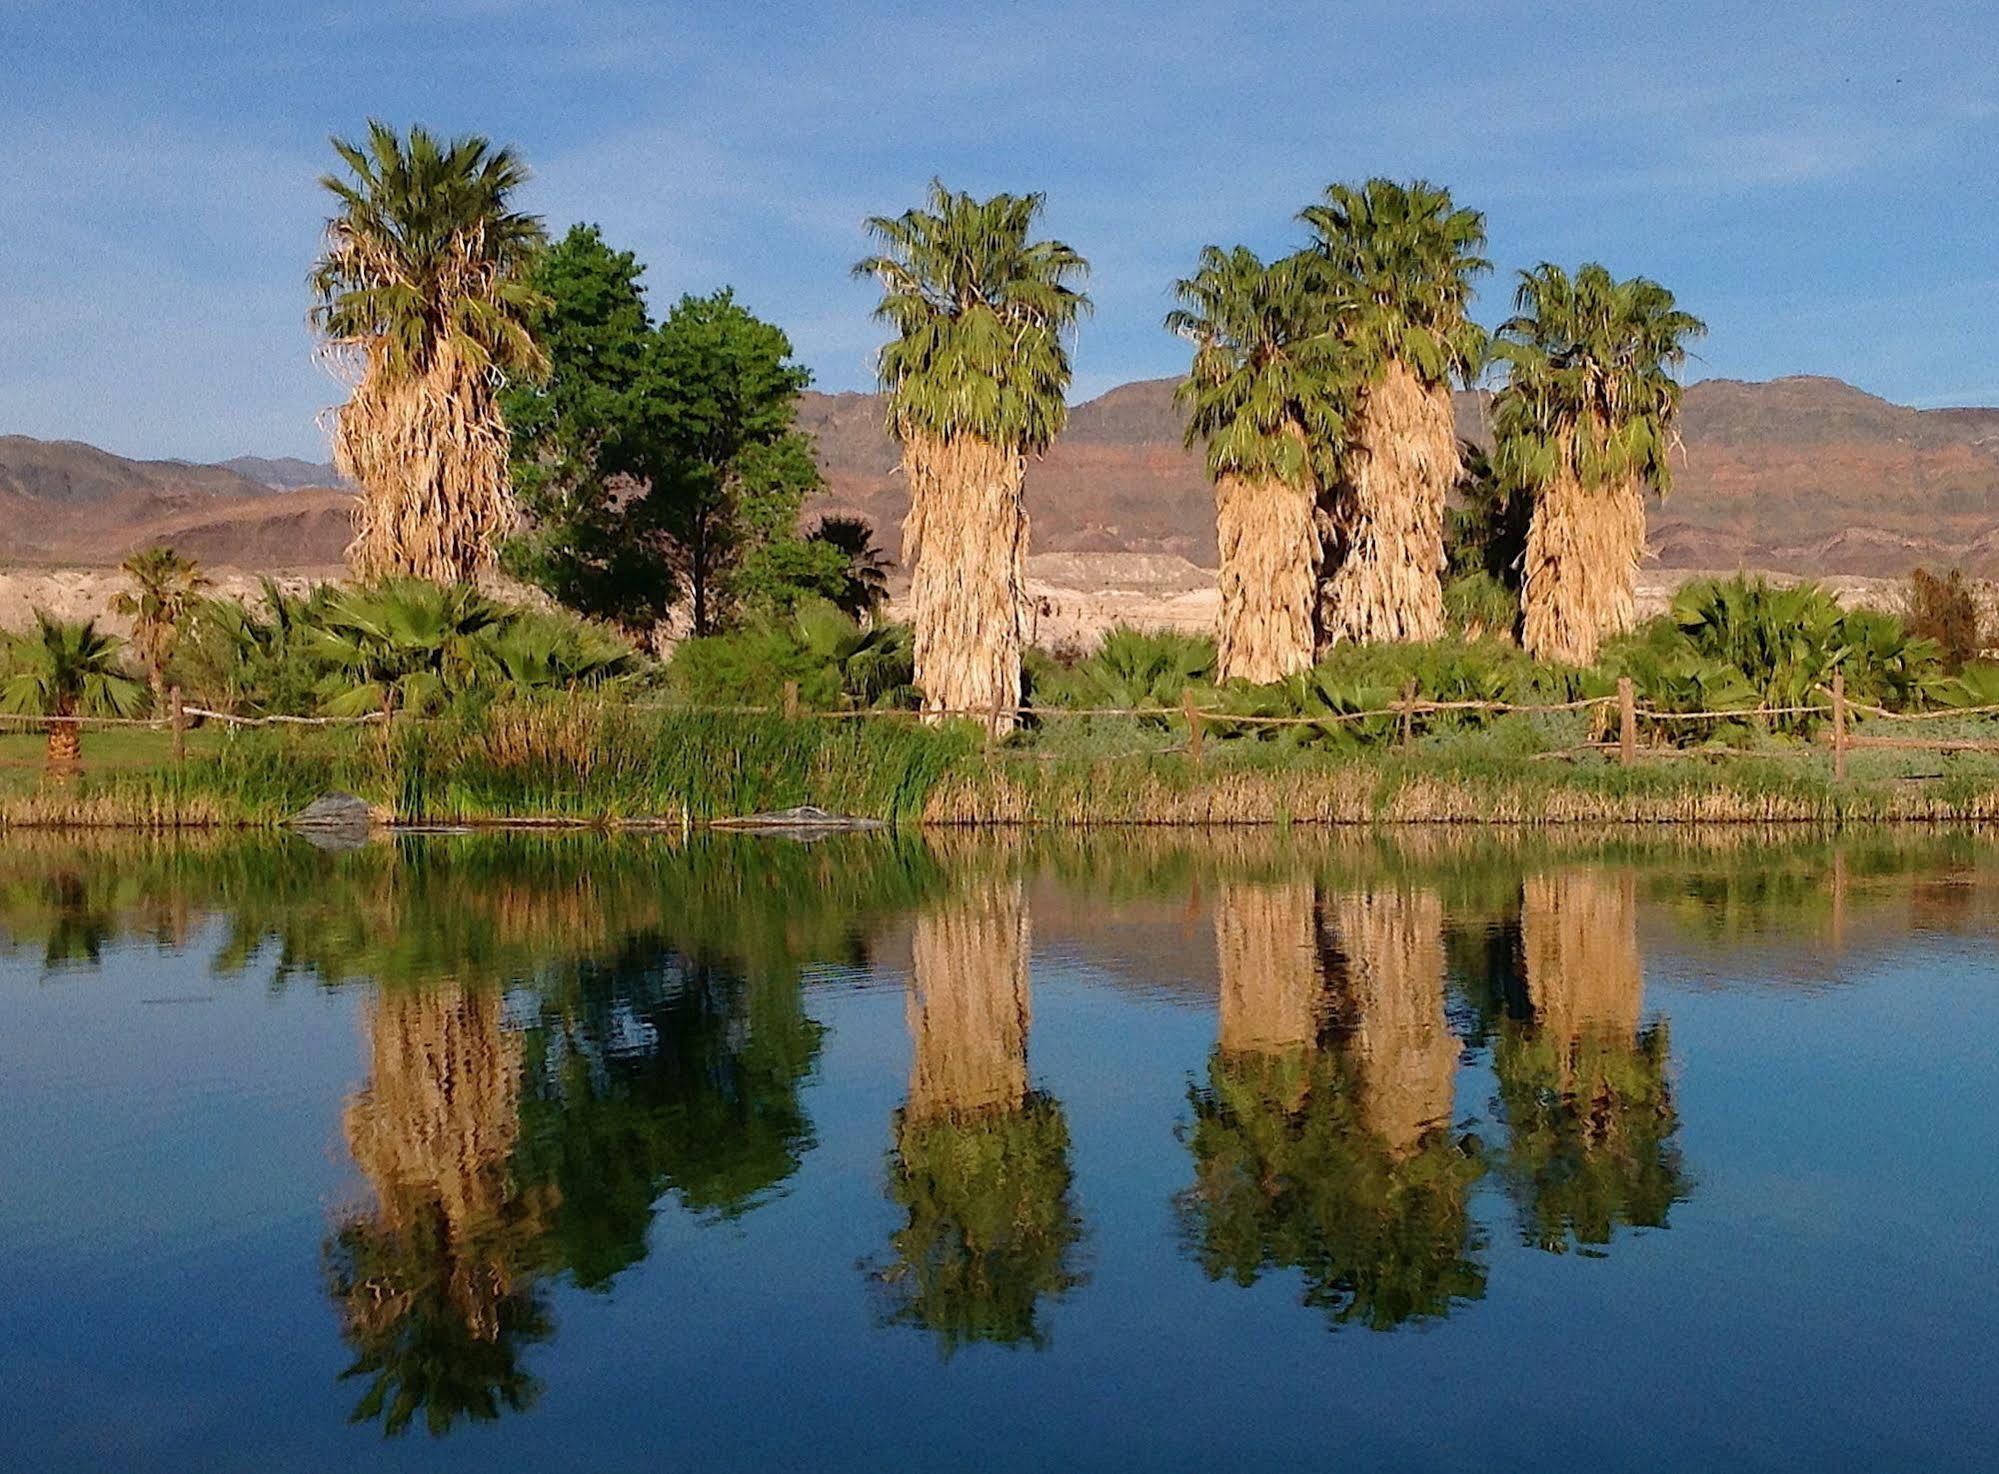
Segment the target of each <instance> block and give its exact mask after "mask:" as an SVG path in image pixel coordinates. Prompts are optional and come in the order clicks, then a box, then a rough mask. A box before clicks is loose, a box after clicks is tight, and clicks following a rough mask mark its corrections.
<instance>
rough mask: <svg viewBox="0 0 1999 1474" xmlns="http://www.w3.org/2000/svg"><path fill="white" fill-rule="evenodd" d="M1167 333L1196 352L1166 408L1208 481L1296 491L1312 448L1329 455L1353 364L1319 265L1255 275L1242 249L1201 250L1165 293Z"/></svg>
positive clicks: (1301, 260) (1293, 260)
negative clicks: (1200, 448) (1175, 408)
mask: <svg viewBox="0 0 1999 1474" xmlns="http://www.w3.org/2000/svg"><path fill="white" fill-rule="evenodd" d="M1174 293H1175V295H1177V296H1178V297H1179V299H1180V301H1181V303H1182V304H1183V305H1182V306H1180V307H1179V308H1177V309H1175V310H1174V311H1173V312H1170V313H1168V314H1167V317H1166V328H1167V330H1168V331H1169V332H1173V333H1177V334H1179V335H1180V336H1181V337H1183V338H1185V339H1187V340H1188V341H1189V342H1191V343H1192V344H1193V345H1194V363H1193V368H1192V371H1191V372H1190V373H1189V374H1188V376H1187V378H1186V379H1185V380H1184V381H1183V382H1182V383H1181V385H1180V387H1179V389H1178V390H1177V391H1176V395H1175V397H1176V398H1177V399H1178V400H1179V401H1180V403H1181V405H1182V406H1183V407H1184V408H1185V409H1186V411H1187V443H1188V444H1189V445H1192V444H1194V443H1195V442H1196V441H1197V440H1205V441H1206V442H1207V447H1208V473H1209V474H1210V475H1212V476H1216V477H1220V476H1224V475H1237V476H1242V477H1245V478H1249V479H1253V480H1276V481H1282V482H1284V483H1285V484H1287V485H1290V486H1298V485H1301V484H1303V482H1304V480H1305V478H1306V476H1307V473H1308V472H1309V471H1310V470H1311V447H1313V446H1324V445H1330V444H1336V443H1337V442H1338V441H1339V439H1340V438H1341V436H1340V431H1341V426H1342V424H1343V422H1344V416H1345V413H1346V409H1347V405H1348V394H1349V389H1350V383H1351V380H1352V378H1353V376H1354V373H1355V370H1356V367H1357V363H1356V359H1355V356H1354V354H1353V353H1352V352H1351V351H1350V349H1349V346H1348V344H1347V342H1346V340H1345V338H1344V336H1343V334H1342V326H1343V322H1344V317H1345V312H1346V305H1347V303H1346V299H1345V298H1344V297H1342V296H1341V295H1340V292H1339V288H1338V284H1337V283H1336V282H1334V281H1332V280H1331V279H1330V275H1329V273H1327V272H1326V271H1325V270H1324V269H1323V265H1322V263H1320V262H1319V261H1318V260H1317V258H1315V257H1312V256H1309V255H1305V254H1299V255H1295V256H1287V257H1284V258H1283V259H1281V260H1278V261H1273V262H1271V263H1269V264H1268V265H1265V264H1264V262H1263V261H1261V260H1259V259H1258V257H1257V255H1256V253H1255V252H1253V251H1251V250H1249V249H1248V248H1247V247H1245V246H1237V247H1236V248H1235V249H1234V250H1232V251H1224V250H1222V249H1221V248H1220V247H1218V246H1208V247H1206V248H1205V249H1204V250H1203V251H1202V252H1201V261H1200V266H1199V269H1197V270H1196V271H1195V273H1194V275H1192V276H1190V277H1187V278H1185V279H1184V280H1182V281H1179V282H1176V283H1175V284H1174Z"/></svg>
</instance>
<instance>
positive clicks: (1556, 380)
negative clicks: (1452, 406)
mask: <svg viewBox="0 0 1999 1474" xmlns="http://www.w3.org/2000/svg"><path fill="white" fill-rule="evenodd" d="M1706 330H1707V329H1706V325H1705V324H1703V323H1702V322H1701V320H1700V319H1699V318H1697V317H1694V316H1692V315H1691V314H1690V313H1687V312H1683V311H1681V310H1680V308H1679V307H1678V306H1677V304H1676V303H1675V302H1674V300H1673V294H1672V293H1671V292H1669V291H1667V290H1666V288H1664V287H1662V286H1660V285H1659V284H1658V283H1657V282H1655V281H1650V280H1647V279H1646V278H1644V277H1632V278H1631V279H1630V280H1628V281H1618V280H1616V279H1615V278H1614V277H1612V276H1611V274H1610V273H1609V272H1608V271H1607V270H1605V269H1604V268H1603V267H1602V266H1600V265H1598V264H1596V263H1595V262H1590V263H1588V264H1586V265H1584V266H1583V267H1581V268H1580V269H1579V270H1578V271H1577V272H1576V273H1575V275H1574V276H1573V277H1572V276H1570V275H1569V274H1568V273H1567V272H1566V271H1564V270H1562V268H1561V267H1559V266H1555V265H1551V264H1549V263H1547V262H1543V263H1542V264H1541V265H1539V266H1537V267H1535V268H1534V269H1533V270H1531V271H1523V272H1521V273H1520V285H1519V288H1518V290H1517V291H1516V292H1515V294H1514V316H1513V317H1511V318H1509V319H1508V320H1507V321H1506V323H1505V324H1503V325H1502V326H1501V328H1500V330H1499V341H1498V343H1497V345H1496V347H1495V349H1494V357H1496V358H1497V359H1499V360H1500V361H1501V362H1503V363H1505V364H1506V366H1507V383H1506V387H1505V388H1503V389H1502V390H1500V392H1499V394H1498V395H1497V397H1496V398H1495V399H1494V401H1493V432H1494V436H1495V438H1496V441H1497V448H1496V449H1495V451H1494V453H1493V466H1494V469H1495V470H1496V471H1497V472H1498V473H1499V475H1500V477H1501V479H1502V480H1503V481H1504V482H1506V483H1507V484H1509V485H1510V486H1512V487H1516V488H1520V489H1524V490H1527V491H1529V492H1532V491H1534V490H1536V489H1538V488H1539V487H1542V486H1545V485H1547V484H1548V483H1549V482H1550V481H1552V480H1553V479H1555V477H1556V476H1557V475H1558V474H1563V473H1566V474H1569V475H1573V476H1575V477H1576V478H1577V479H1578V480H1579V481H1580V482H1581V483H1582V485H1583V486H1585V487H1602V486H1609V485H1613V484H1616V483H1619V482H1624V481H1628V480H1631V479H1633V478H1635V479H1637V480H1639V481H1641V482H1644V483H1646V484H1649V485H1651V486H1654V487H1656V488H1657V489H1658V490H1659V492H1660V493H1661V494H1662V495H1663V494H1664V493H1665V492H1666V491H1668V490H1670V489H1671V486H1672V465H1671V461H1670V459H1669V452H1670V451H1671V449H1672V446H1673V439H1674V433H1673V422H1674V420H1675V418H1676V417H1677V416H1678V414H1679V409H1680V394H1681V389H1680V384H1679V381H1678V380H1677V379H1676V378H1674V376H1673V371H1674V370H1675V369H1677V368H1678V367H1679V366H1680V365H1681V364H1683V363H1684V362H1685V361H1686V357H1687V345H1688V343H1689V342H1690V341H1692V340H1693V339H1696V338H1698V337H1700V336H1701V334H1702V333H1704V332H1705V331H1706Z"/></svg>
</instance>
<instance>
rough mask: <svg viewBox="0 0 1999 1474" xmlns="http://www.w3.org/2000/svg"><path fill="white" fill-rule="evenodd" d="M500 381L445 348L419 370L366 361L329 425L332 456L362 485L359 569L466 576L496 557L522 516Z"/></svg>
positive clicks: (376, 574)
mask: <svg viewBox="0 0 1999 1474" xmlns="http://www.w3.org/2000/svg"><path fill="white" fill-rule="evenodd" d="M494 390H495V384H494V382H493V381H492V380H491V379H490V378H489V377H488V376H486V375H485V374H483V373H480V372H477V371H475V370H472V369H470V368H467V367H466V366H464V365H463V364H461V363H460V362H459V361H458V359H457V357H456V356H455V355H453V354H452V353H451V352H450V351H449V350H448V349H446V350H444V351H443V352H441V353H440V355H439V357H438V359H437V360H436V362H434V363H433V364H432V365H431V367H430V369H429V370H428V371H427V372H426V373H424V374H421V375H419V376H418V377H416V378H414V379H408V380H404V379H393V378H391V377H390V376H389V374H388V373H387V372H385V371H384V370H383V368H382V367H381V366H380V365H379V364H374V363H371V364H370V366H369V370H368V373H367V375H366V376H365V377H364V378H363V379H362V381H361V382H360V384H359V385H357V386H356V388H355V390H354V394H353V397H352V398H350V399H349V400H348V401H347V403H346V404H345V405H344V406H342V408H341V410H340V412H339V416H338V418H337V420H336V422H335V425H334V432H333V459H334V462H335V464H336V465H337V466H338V467H339V468H340V470H341V472H342V473H343V474H345V475H346V476H347V477H348V479H349V480H351V481H353V483H354V484H355V485H356V486H358V487H359V488H360V489H361V494H360V496H359V497H358V498H357V499H356V501H355V504H354V541H353V542H352V543H351V544H350V545H349V546H348V549H347V560H348V563H349V564H350V565H351V566H352V568H353V570H354V574H355V576H356V577H357V578H360V579H363V580H372V579H379V578H390V577H412V578H422V579H428V580H430V581H431V582H433V583H458V582H470V581H472V580H474V579H476V578H477V577H478V576H479V575H480V574H482V573H484V572H486V571H487V570H488V569H490V568H491V567H492V566H493V562H494V559H495V557H496V555H497V551H498V547H499V542H500V539H501V538H503V537H505V536H506V535H507V533H508V532H510V531H511V530H512V529H513V526H514V521H515V516H516V510H515V504H514V498H513V491H512V487H511V484H510V482H509V480H508V474H507V453H508V444H507V432H506V426H505V424H504V422H503V421H502V420H501V418H500V409H499V404H498V401H497V399H496V398H495V395H494Z"/></svg>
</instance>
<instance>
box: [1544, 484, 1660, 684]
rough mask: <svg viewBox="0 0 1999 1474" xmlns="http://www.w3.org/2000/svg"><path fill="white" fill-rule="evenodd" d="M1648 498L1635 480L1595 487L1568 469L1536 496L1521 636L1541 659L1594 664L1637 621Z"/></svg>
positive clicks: (1576, 663)
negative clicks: (1608, 639)
mask: <svg viewBox="0 0 1999 1474" xmlns="http://www.w3.org/2000/svg"><path fill="white" fill-rule="evenodd" d="M1644 551H1645V499H1644V497H1643V495H1642V494H1641V493H1640V491H1639V489H1638V485H1637V483H1636V482H1633V481H1622V482H1616V483H1613V484H1611V485H1609V486H1597V487H1590V486H1585V485H1583V484H1582V482H1581V481H1580V480H1578V479H1577V478H1576V476H1575V475H1574V474H1573V473H1571V472H1569V471H1567V470H1566V469H1565V470H1563V471H1562V472H1561V473H1560V474H1558V475H1557V476H1556V477H1555V479H1554V480H1553V481H1551V482H1549V483H1548V484H1547V485H1546V486H1544V487H1542V488H1541V490H1540V492H1539V494H1538V495H1537V496H1536V497H1535V498H1534V517H1533V521H1532V522H1531V523H1530V524H1529V525H1528V528H1527V559H1526V578H1525V581H1524V583H1523V584H1522V586H1521V590H1520V602H1521V606H1522V615H1523V618H1522V621H1521V637H1520V642H1521V644H1522V646H1524V647H1525V649H1526V651H1527V653H1528V654H1529V655H1531V656H1533V657H1534V658H1535V659H1536V660H1549V661H1556V662H1559V663H1560V664H1563V665H1589V664H1590V663H1592V662H1593V661H1594V660H1595V659H1596V655H1597V647H1598V645H1599V644H1600V643H1601V641H1602V639H1603V637H1604V636H1605V635H1613V634H1621V633H1623V632H1624V631H1625V630H1628V629H1630V628H1631V625H1632V622H1633V619H1634V618H1635V614H1636V609H1637V603H1636V598H1635V586H1636V581H1637V577H1638V559H1639V557H1640V555H1642V554H1643V553H1644Z"/></svg>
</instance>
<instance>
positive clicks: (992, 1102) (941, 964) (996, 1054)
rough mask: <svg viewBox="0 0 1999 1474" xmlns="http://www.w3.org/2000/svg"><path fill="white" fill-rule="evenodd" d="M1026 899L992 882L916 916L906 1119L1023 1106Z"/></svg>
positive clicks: (1016, 882)
mask: <svg viewBox="0 0 1999 1474" xmlns="http://www.w3.org/2000/svg"><path fill="white" fill-rule="evenodd" d="M1028 945H1029V933H1028V919H1027V898H1026V895H1025V893H1024V892H1023V890H1022V887H1021V882H1020V879H1019V878H1018V877H1017V876H1016V877H1011V878H996V879H993V880H991V881H989V882H985V883H982V884H981V885H979V886H978V887H976V888H975V889H974V890H973V892H972V893H971V894H970V895H968V896H965V897H963V898H961V899H955V900H951V901H947V902H945V903H944V904H942V905H940V906H938V907H936V908H934V909H932V910H929V911H925V912H923V913H922V914H920V915H918V916H917V918H916V923H915V935H914V938H913V941H912V951H913V958H912V960H913V963H914V966H913V967H912V969H911V977H910V984H909V994H908V997H907V999H906V1002H905V1008H906V1012H907V1016H908V1021H909V1036H910V1044H911V1059H910V1074H909V1106H908V1112H907V1114H908V1117H909V1119H910V1120H912V1121H922V1120H932V1119H935V1118H938V1117H947V1116H958V1115H966V1114H971V1113H975V1112H981V1111H987V1110H1004V1111H1012V1110H1018V1109H1019V1108H1020V1107H1021V1105H1022V1103H1023V1102H1024V1101H1025V1100H1026V1099H1027V1029H1028V1021H1029V1008H1028V992H1027V954H1028Z"/></svg>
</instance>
